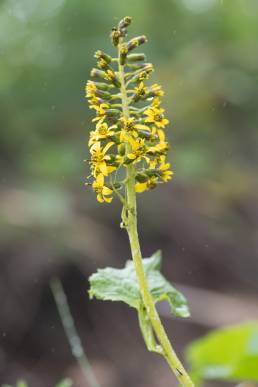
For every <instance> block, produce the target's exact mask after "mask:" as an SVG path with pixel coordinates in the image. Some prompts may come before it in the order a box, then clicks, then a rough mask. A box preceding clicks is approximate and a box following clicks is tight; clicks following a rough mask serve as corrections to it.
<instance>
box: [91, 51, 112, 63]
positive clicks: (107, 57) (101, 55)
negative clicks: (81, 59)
mask: <svg viewBox="0 0 258 387" xmlns="http://www.w3.org/2000/svg"><path fill="white" fill-rule="evenodd" d="M94 57H95V58H96V59H98V60H99V59H104V60H105V62H107V63H111V62H112V57H111V56H110V55H108V54H106V53H105V52H103V51H101V50H97V51H96V52H95V54H94Z"/></svg>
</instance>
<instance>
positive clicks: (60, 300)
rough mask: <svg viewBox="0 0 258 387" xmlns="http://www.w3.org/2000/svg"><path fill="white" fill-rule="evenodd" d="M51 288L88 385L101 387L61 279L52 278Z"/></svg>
mask: <svg viewBox="0 0 258 387" xmlns="http://www.w3.org/2000/svg"><path fill="white" fill-rule="evenodd" d="M50 288H51V290H52V293H53V296H54V299H55V302H56V306H57V309H58V312H59V315H60V318H61V321H62V324H63V327H64V330H65V334H66V337H67V339H68V342H69V344H70V348H71V351H72V354H73V356H74V357H75V359H76V360H77V362H78V364H79V366H80V368H81V370H82V372H83V374H84V376H85V379H86V382H87V385H89V387H100V385H99V383H98V381H97V379H96V377H95V374H94V372H93V370H92V367H91V365H90V362H89V360H88V358H87V356H86V353H85V351H84V349H83V346H82V343H81V339H80V337H79V335H78V333H77V330H76V327H75V325H74V320H73V317H72V314H71V311H70V308H69V305H68V301H67V297H66V294H65V291H64V288H63V285H62V282H61V281H60V279H59V278H57V277H54V278H52V279H51V281H50Z"/></svg>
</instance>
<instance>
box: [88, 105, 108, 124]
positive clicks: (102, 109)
mask: <svg viewBox="0 0 258 387" xmlns="http://www.w3.org/2000/svg"><path fill="white" fill-rule="evenodd" d="M108 108H109V106H108V105H107V104H106V103H101V104H100V105H99V106H98V105H95V104H94V105H90V109H95V110H96V114H97V117H95V118H93V120H92V122H95V121H99V120H101V121H104V119H105V118H106V115H107V112H106V109H108Z"/></svg>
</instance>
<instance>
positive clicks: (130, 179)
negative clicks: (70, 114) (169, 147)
mask: <svg viewBox="0 0 258 387" xmlns="http://www.w3.org/2000/svg"><path fill="white" fill-rule="evenodd" d="M119 50H120V45H119V46H118V57H119ZM119 77H120V82H121V98H122V110H123V115H124V117H125V118H126V119H128V118H129V117H130V113H129V108H128V99H127V91H126V85H125V74H124V66H123V65H121V64H119ZM129 150H130V145H129V144H127V151H129ZM134 186H135V167H134V165H133V164H130V165H128V167H127V184H126V199H127V208H128V211H127V222H126V229H127V232H128V236H129V241H130V246H131V252H132V258H133V261H134V265H135V271H136V276H137V280H138V283H139V287H140V291H141V296H142V300H143V303H144V306H145V308H146V311H147V314H148V316H149V319H150V321H151V324H152V327H153V330H154V332H155V334H156V337H157V339H158V341H159V344H160V346H161V351H160V353H161V354H162V355H163V356H164V358H165V359H166V361H167V362H168V364H169V366H170V368H171V369H172V371H173V372H174V374H175V376H176V377H177V379H178V381H179V382H180V384H181V385H182V386H185V387H193V386H194V384H193V382H192V381H191V379H190V377H189V375H188V374H187V372H186V370H185V369H184V367H183V365H182V363H181V361H180V360H179V359H178V357H177V355H176V353H175V351H174V350H173V348H172V346H171V343H170V341H169V339H168V336H167V334H166V332H165V329H164V327H163V325H162V322H161V320H160V317H159V315H158V312H157V310H156V307H155V303H154V301H153V298H152V295H151V293H150V291H149V287H148V283H147V280H146V277H145V273H144V267H143V262H142V254H141V249H140V243H139V237H138V231H137V205H136V193H135V188H134Z"/></svg>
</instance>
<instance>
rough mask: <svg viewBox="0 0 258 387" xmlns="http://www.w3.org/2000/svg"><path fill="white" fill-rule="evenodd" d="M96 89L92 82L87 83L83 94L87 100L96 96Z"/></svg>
mask: <svg viewBox="0 0 258 387" xmlns="http://www.w3.org/2000/svg"><path fill="white" fill-rule="evenodd" d="M96 90H97V87H96V85H95V84H94V82H93V81H88V82H87V83H86V86H85V92H86V97H87V98H94V97H95V94H96Z"/></svg>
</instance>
